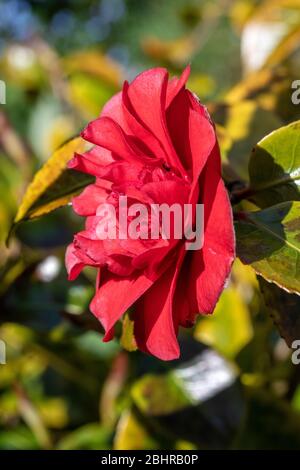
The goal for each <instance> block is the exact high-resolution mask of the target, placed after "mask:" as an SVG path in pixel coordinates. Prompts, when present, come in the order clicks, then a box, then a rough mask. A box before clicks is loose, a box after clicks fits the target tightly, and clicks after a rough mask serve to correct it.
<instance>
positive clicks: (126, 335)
mask: <svg viewBox="0 0 300 470" xmlns="http://www.w3.org/2000/svg"><path fill="white" fill-rule="evenodd" d="M133 326H134V323H133V321H132V320H131V319H130V316H129V314H128V313H126V314H125V315H124V318H123V325H122V335H121V340H120V341H121V345H122V346H123V348H124V349H126V350H127V351H136V350H137V345H136V341H135V339H134V332H133Z"/></svg>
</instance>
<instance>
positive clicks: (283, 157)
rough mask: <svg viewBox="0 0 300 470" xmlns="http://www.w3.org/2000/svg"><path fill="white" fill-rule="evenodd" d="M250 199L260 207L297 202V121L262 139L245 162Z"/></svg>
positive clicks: (299, 163) (299, 183) (299, 193)
mask: <svg viewBox="0 0 300 470" xmlns="http://www.w3.org/2000/svg"><path fill="white" fill-rule="evenodd" d="M249 176H250V187H251V190H252V192H253V195H252V196H251V199H252V200H253V201H254V202H255V203H256V204H257V205H259V206H260V207H268V206H270V205H272V204H276V203H278V202H284V201H298V200H300V189H299V188H300V121H296V122H293V123H292V124H289V125H288V126H285V127H281V128H280V129H277V130H276V131H274V132H272V133H271V134H269V135H267V136H266V137H264V138H263V139H262V140H261V141H260V142H259V143H258V144H257V145H256V146H255V148H254V150H253V152H252V155H251V158H250V162H249Z"/></svg>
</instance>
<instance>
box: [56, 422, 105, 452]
mask: <svg viewBox="0 0 300 470" xmlns="http://www.w3.org/2000/svg"><path fill="white" fill-rule="evenodd" d="M109 438H110V434H109V432H108V431H107V430H106V429H104V428H103V427H102V426H101V425H100V424H99V423H89V424H86V425H85V426H82V427H81V428H77V429H76V430H75V431H73V432H71V433H69V434H67V435H66V436H65V437H63V438H62V439H61V440H60V441H59V443H58V445H57V449H59V450H80V449H84V450H100V449H101V450H103V449H109Z"/></svg>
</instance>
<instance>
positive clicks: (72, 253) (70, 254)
mask: <svg viewBox="0 0 300 470" xmlns="http://www.w3.org/2000/svg"><path fill="white" fill-rule="evenodd" d="M65 262H66V268H67V272H68V279H69V281H73V280H74V279H76V277H78V276H79V274H80V272H81V271H82V269H83V268H84V266H85V264H84V263H83V262H82V260H81V259H80V258H78V256H77V252H76V249H75V247H74V244H73V243H71V244H70V245H69V246H68V247H67V250H66V255H65Z"/></svg>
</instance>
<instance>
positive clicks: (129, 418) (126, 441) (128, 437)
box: [114, 410, 158, 450]
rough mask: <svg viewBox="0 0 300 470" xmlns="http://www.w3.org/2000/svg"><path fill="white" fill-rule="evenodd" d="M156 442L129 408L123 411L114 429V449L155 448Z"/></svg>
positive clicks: (156, 446)
mask: <svg viewBox="0 0 300 470" xmlns="http://www.w3.org/2000/svg"><path fill="white" fill-rule="evenodd" d="M157 448H158V443H157V442H155V441H154V439H153V438H152V437H151V436H150V435H149V434H148V432H147V430H146V429H145V428H144V427H143V426H142V424H141V423H140V422H139V421H138V419H137V417H136V416H135V415H134V414H133V412H132V411H131V410H129V411H127V410H126V411H124V412H123V414H122V416H121V418H120V420H119V423H118V426H117V430H116V435H115V440H114V449H115V450H145V449H157Z"/></svg>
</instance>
